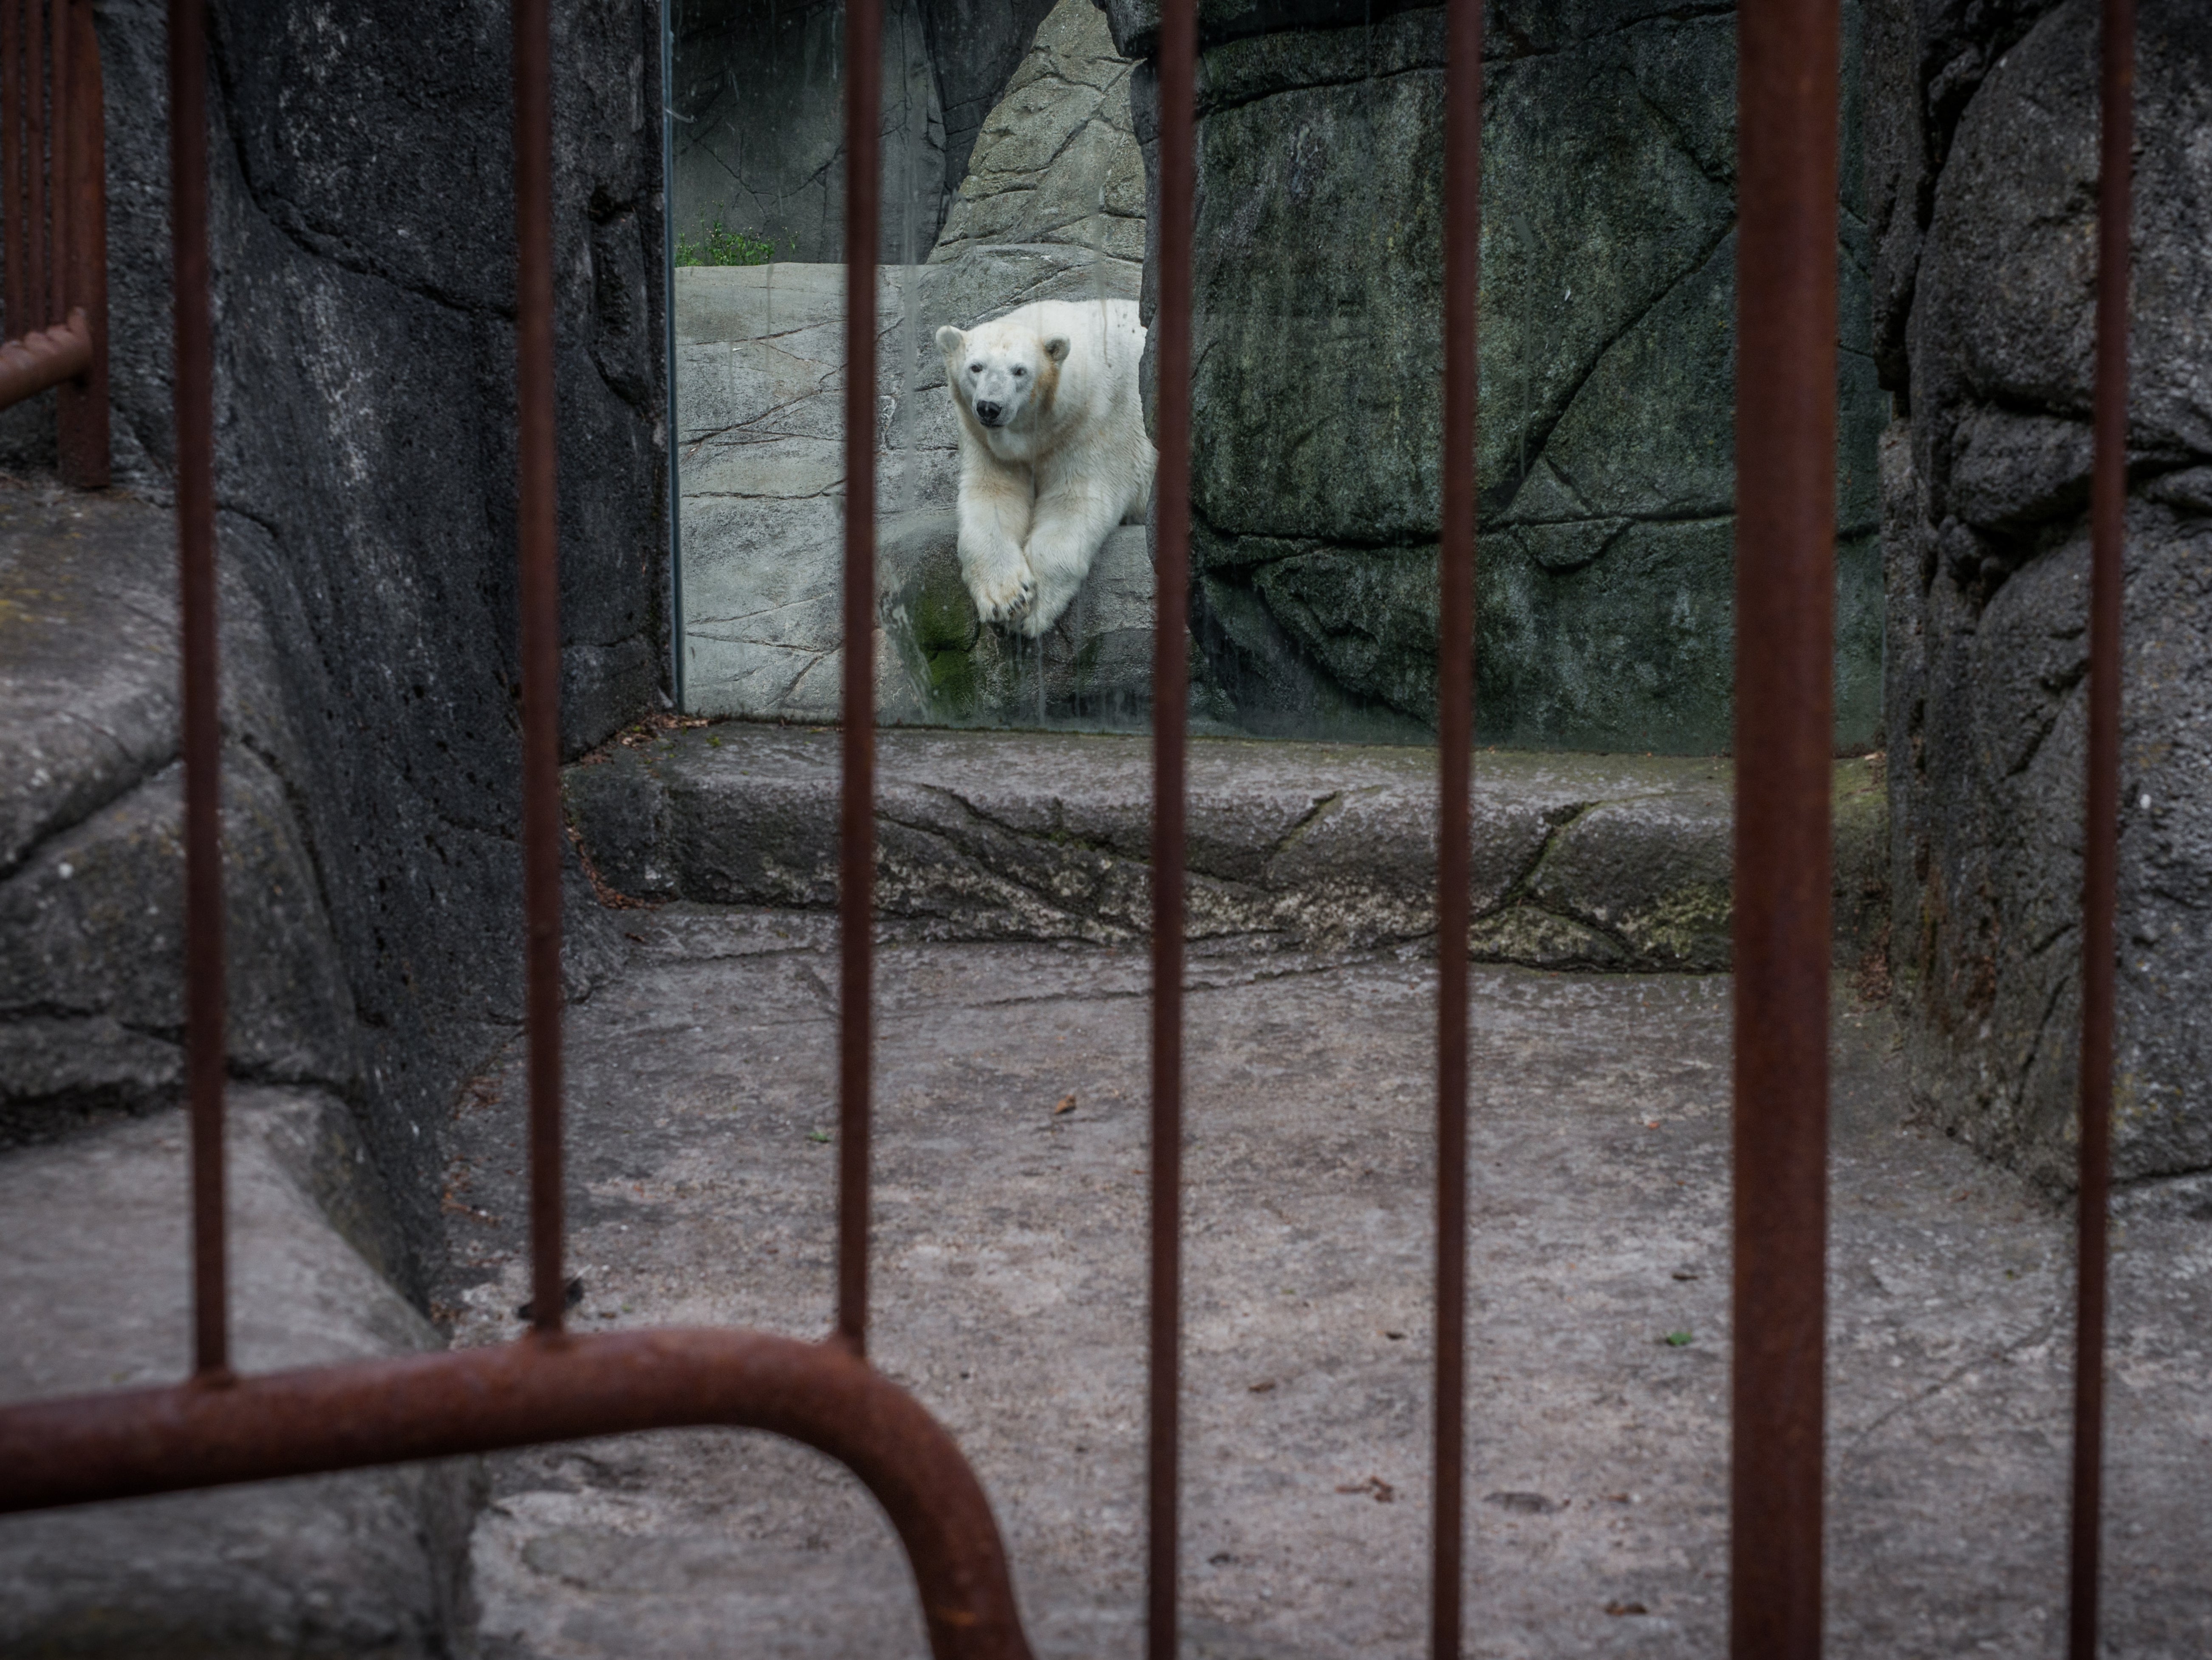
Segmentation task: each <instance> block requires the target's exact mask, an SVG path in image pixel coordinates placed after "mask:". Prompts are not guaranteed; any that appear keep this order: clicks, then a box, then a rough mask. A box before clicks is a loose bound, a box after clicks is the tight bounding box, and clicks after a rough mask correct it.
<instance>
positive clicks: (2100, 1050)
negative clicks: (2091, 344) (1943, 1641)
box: [2066, 0, 2136, 1660]
mask: <svg viewBox="0 0 2212 1660" xmlns="http://www.w3.org/2000/svg"><path fill="white" fill-rule="evenodd" d="M2102 33H2103V47H2102V55H2103V60H2104V61H2103V66H2102V85H2101V88H2100V92H2101V102H2102V119H2101V124H2100V125H2101V126H2102V129H2103V131H2102V132H2101V134H2100V149H2101V154H2100V158H2099V177H2098V186H2097V198H2098V201H2097V383H2096V404H2095V418H2096V453H2095V461H2094V473H2093V478H2092V481H2091V487H2090V488H2091V502H2090V532H2089V534H2090V556H2089V557H2090V575H2089V753H2088V781H2087V783H2088V788H2087V798H2088V799H2087V813H2086V820H2087V822H2086V825H2085V830H2084V835H2083V838H2082V858H2081V1142H2080V1147H2079V1152H2080V1164H2079V1189H2080V1190H2079V1192H2078V1194H2077V1195H2076V1198H2075V1230H2076V1249H2075V1286H2074V1291H2075V1322H2074V1478H2073V1495H2072V1497H2073V1505H2072V1510H2073V1513H2072V1517H2071V1523H2070V1533H2071V1538H2070V1540H2069V1545H2070V1549H2069V1563H2068V1578H2069V1590H2068V1596H2067V1610H2066V1652H2067V1654H2068V1657H2069V1660H2095V1657H2096V1653H2097V1602H2098V1564H2099V1559H2100V1554H2101V1550H2100V1548H2101V1544H2102V1537H2101V1535H2102V1532H2103V1519H2104V1518H2103V1501H2104V1475H2105V1472H2104V1462H2105V1324H2106V1243H2107V1242H2106V1230H2107V1224H2108V1217H2109V1207H2110V1196H2111V1188H2112V994H2113V982H2114V979H2115V977H2116V964H2117V960H2118V959H2117V954H2116V946H2115V940H2114V933H2115V927H2114V922H2115V913H2116V912H2117V910H2118V903H2119V840H2120V690H2121V684H2120V683H2121V678H2122V675H2123V672H2124V662H2123V659H2122V657H2121V644H2120V621H2121V619H2120V605H2121V598H2122V583H2123V581H2124V576H2125V554H2126V538H2127V507H2128V276H2129V246H2128V242H2129V232H2130V222H2131V220H2132V212H2131V209H2132V205H2133V203H2132V198H2133V195H2134V189H2133V186H2134V179H2133V176H2132V168H2133V161H2132V156H2133V152H2134V148H2135V70H2136V64H2135V59H2136V10H2135V0H2104V16H2103V26H2102Z"/></svg>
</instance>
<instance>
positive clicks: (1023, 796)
mask: <svg viewBox="0 0 2212 1660" xmlns="http://www.w3.org/2000/svg"><path fill="white" fill-rule="evenodd" d="M1149 757H1150V750H1149V746H1148V745H1146V743H1145V742H1144V740H1142V739H1128V738H1120V737H1112V736H1104V735H1090V736H1080V737H1076V736H1068V737H1051V738H1048V737H1043V736H1024V737H1019V738H1015V737H1009V736H1006V735H1003V734H992V733H912V732H909V733H884V735H883V737H882V739H880V742H879V747H878V762H877V764H878V811H877V837H878V874H877V890H876V899H877V904H878V909H879V911H880V913H881V914H882V915H885V916H887V917H892V918H898V919H902V921H905V922H907V923H908V924H909V925H911V926H913V927H918V928H919V930H920V931H921V933H923V934H924V935H925V936H926V937H929V938H934V939H1085V940H1091V941H1094V942H1126V941H1130V940H1133V939H1139V938H1140V937H1142V935H1143V934H1144V933H1145V931H1146V927H1147V918H1148V916H1149V907H1150V903H1151V899H1150V895H1151V867H1150V864H1149V856H1150V855H1149V849H1150V844H1151V842H1150V838H1151V824H1152V776H1151V763H1150V759H1149ZM1190 778H1191V782H1190V808H1189V811H1190V855H1189V856H1190V868H1191V872H1192V885H1191V892H1190V900H1189V903H1190V912H1191V928H1192V934H1193V937H1194V938H1195V939H1203V940H1206V941H1209V942H1212V945H1213V946H1215V947H1216V948H1227V947H1229V946H1237V947H1239V948H1244V949H1251V948H1260V949H1277V950H1284V949H1289V950H1310V949H1316V948H1337V947H1343V946H1356V947H1362V948H1365V947H1373V946H1388V945H1399V944H1405V943H1410V942H1418V941H1421V940H1424V939H1428V940H1431V941H1432V939H1433V936H1434V933H1435V929H1436V910H1435V906H1436V897H1435V875H1436V849H1435V835H1436V831H1435V822H1436V821H1435V812H1436V805H1435V802H1436V777H1435V761H1434V757H1433V755H1432V754H1431V753H1427V752H1424V751H1413V750H1388V749H1374V748H1368V749H1361V748H1352V747H1328V746H1322V745H1288V744H1281V745H1277V744H1258V743H1251V742H1235V741H1209V742H1203V743H1200V744H1197V745H1194V746H1193V748H1192V751H1191V761H1190ZM1730 787H1731V785H1730V777H1729V769H1728V767H1727V765H1726V763H1722V762H1717V761H1683V760H1670V759H1637V758H1624V757H1578V756H1536V755H1527V754H1512V753H1496V752H1486V753H1485V754H1483V755H1480V756H1479V757H1477V758H1476V765H1475V796H1474V823H1475V840H1474V873H1473V882H1474V889H1473V899H1474V915H1475V922H1474V930H1473V933H1472V934H1471V935H1470V938H1469V940H1468V948H1469V950H1470V952H1472V953H1473V954H1474V956H1475V957H1477V958H1480V959H1483V960H1486V961H1494V962H1510V963H1525V964H1535V965H1539V966H1544V967H1564V966H1570V965H1574V966H1583V967H1593V968H1610V969H1646V970H1650V969H1668V970H1681V969H1692V970H1710V969H1717V968H1724V967H1725V966H1726V965H1727V964H1728V960H1729V858H1730V855H1729V837H1730V833H1731V817H1730V807H1729V790H1730ZM837 788H838V768H837V739H836V736H835V734H834V733H825V732H817V733H802V732H793V731H787V730H781V729H778V728H774V727H746V726H741V725H737V724H730V725H725V726H720V727H711V728H708V729H704V730H698V729H694V730H691V731H688V732H684V733H671V734H662V735H659V736H650V735H645V734H640V735H638V737H637V739H636V740H635V741H628V740H626V741H624V742H623V743H618V744H614V745H609V746H608V747H607V748H606V749H605V750H604V751H600V752H599V754H597V755H595V756H592V757H588V758H587V759H586V760H585V761H584V762H581V763H578V764H577V765H575V766H574V767H572V768H570V769H569V770H568V804H569V812H570V816H571V820H572V822H573V823H574V824H575V825H576V827H577V830H578V833H579V835H580V838H581V841H582V844H583V846H584V848H585V849H586V853H587V854H588V856H589V857H590V858H591V859H592V861H593V864H594V866H595V867H596V869H597V871H598V873H599V876H600V878H601V879H603V880H604V881H605V882H606V883H607V884H608V885H611V887H612V888H614V889H615V890H617V891H620V892H623V893H625V894H628V895H629V896H631V897H636V898H641V899H649V900H658V901H665V900H670V899H686V900H695V901H700V902H704V903H714V904H752V905H759V904H775V905H799V906H815V907H824V906H828V905H829V904H831V903H834V900H835V897H836V823H837ZM1837 796H1838V812H1837V851H1838V857H1837V889H1838V892H1837V902H1836V909H1837V917H1838V954H1839V956H1841V957H1843V958H1844V959H1845V960H1848V961H1852V962H1856V961H1857V958H1858V955H1859V954H1860V953H1862V952H1863V951H1864V950H1865V949H1866V947H1867V946H1868V945H1869V943H1871V940H1872V939H1873V937H1874V935H1875V932H1876V931H1877V930H1878V929H1879V927H1880V926H1881V921H1882V920H1883V919H1882V915H1881V913H1882V909H1883V905H1882V895H1881V885H1880V884H1881V857H1882V854H1881V843H1882V830H1881V826H1882V823H1883V812H1882V807H1881V779H1880V775H1879V774H1878V772H1876V771H1875V769H1873V768H1872V767H1871V766H1870V765H1869V763H1867V762H1865V761H1852V762H1845V763H1838V769H1837Z"/></svg>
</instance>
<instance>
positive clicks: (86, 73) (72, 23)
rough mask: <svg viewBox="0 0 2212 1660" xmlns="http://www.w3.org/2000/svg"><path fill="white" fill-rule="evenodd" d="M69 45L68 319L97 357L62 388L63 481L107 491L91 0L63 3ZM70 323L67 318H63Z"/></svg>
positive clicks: (96, 52) (100, 178)
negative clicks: (77, 323)
mask: <svg viewBox="0 0 2212 1660" xmlns="http://www.w3.org/2000/svg"><path fill="white" fill-rule="evenodd" d="M63 16H64V23H65V26H66V27H67V28H68V30H69V32H70V142H69V155H70V176H69V178H68V179H67V180H66V181H65V184H64V188H65V189H66V190H67V192H68V193H69V198H70V238H69V242H68V245H67V246H66V247H65V249H64V257H65V258H67V259H68V261H69V273H68V291H69V296H70V318H76V317H78V316H82V318H83V319H84V324H85V329H86V331H87V333H88V335H89V337H90V339H91V344H92V362H91V365H90V367H88V368H87V369H86V370H85V372H84V374H82V376H80V377H79V378H78V379H76V380H66V381H64V382H63V383H62V385H61V386H60V387H59V388H58V397H59V410H58V421H57V425H58V438H59V446H58V447H59V451H60V461H61V474H62V482H63V483H65V484H68V485H69V486H70V488H71V489H106V486H107V482H108V459H109V458H108V441H107V440H108V423H107V414H108V410H107V144H106V132H105V131H104V125H103V124H104V122H105V119H106V109H105V100H104V99H103V96H102V82H101V77H100V36H99V33H98V32H97V31H96V30H95V29H94V27H93V20H92V6H91V3H90V0H64V3H63ZM64 320H65V321H66V320H68V319H64Z"/></svg>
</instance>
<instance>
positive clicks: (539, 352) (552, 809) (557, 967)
mask: <svg viewBox="0 0 2212 1660" xmlns="http://www.w3.org/2000/svg"><path fill="white" fill-rule="evenodd" d="M513 15H514V241H515V264H516V268H515V331H514V333H515V341H514V344H515V374H514V386H515V423H516V428H517V433H516V440H517V441H516V454H517V459H518V460H519V463H520V478H519V480H518V483H519V488H520V495H519V498H518V500H517V503H516V512H515V524H516V529H517V532H518V542H519V544H520V545H519V549H518V553H519V556H520V562H521V571H520V576H521V581H520V590H521V599H522V903H523V916H524V920H525V923H526V927H527V929H528V944H527V947H526V949H527V952H528V956H527V958H526V1007H527V1010H528V1017H529V1025H530V1259H531V1286H530V1316H531V1324H532V1326H533V1327H534V1328H535V1329H537V1330H538V1332H540V1333H542V1334H546V1335H550V1334H552V1333H556V1332H558V1331H559V1330H560V1329H561V1327H562V1321H563V1319H564V1317H565V1315H566V1306H565V1305H566V1301H567V1298H566V1296H565V1292H564V1281H563V1276H562V1272H561V1247H562V1237H561V1235H562V1189H561V1182H562V1173H561V1163H562V1160H561V1107H562V1076H561V566H560V547H559V528H558V524H557V498H556V483H555V471H554V470H555V462H556V452H555V445H556V437H555V429H554V419H553V395H554V394H553V35H552V25H551V18H550V9H549V5H548V0H514V14H513Z"/></svg>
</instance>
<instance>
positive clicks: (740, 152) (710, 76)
mask: <svg viewBox="0 0 2212 1660" xmlns="http://www.w3.org/2000/svg"><path fill="white" fill-rule="evenodd" d="M1052 5H1053V0H894V3H892V4H890V5H889V6H886V7H885V8H884V43H883V77H884V80H883V87H884V101H883V119H882V122H881V128H880V138H879V142H880V143H881V145H882V147H883V148H882V154H883V158H884V176H883V192H884V193H883V216H882V219H881V225H882V240H881V246H880V248H879V252H878V257H879V258H883V259H885V260H890V261H905V260H911V259H917V258H921V257H922V256H923V255H925V254H927V252H929V247H930V245H931V244H932V243H933V242H934V241H935V240H937V233H938V228H939V225H940V224H942V223H943V222H944V218H945V209H946V206H947V205H948V204H949V203H950V201H951V197H952V193H953V192H955V191H956V190H957V189H958V187H959V185H960V181H961V180H962V179H963V178H965V177H966V176H967V173H968V164H969V155H971V154H972V153H973V152H974V150H975V146H976V143H977V140H978V136H979V133H980V131H981V127H982V125H983V123H984V120H985V118H986V117H987V115H988V113H989V112H990V111H991V108H992V106H994V104H996V103H997V102H998V100H999V96H1000V93H1001V92H1002V91H1003V90H1004V88H1005V87H1006V81H1007V77H1008V76H1010V75H1011V74H1012V73H1013V70H1014V67H1015V65H1016V64H1018V63H1020V61H1021V58H1022V54H1023V53H1024V52H1025V51H1026V50H1028V47H1029V45H1030V37H1031V36H1032V35H1033V34H1035V33H1036V28H1037V24H1038V22H1039V21H1040V20H1042V18H1043V17H1044V15H1045V14H1046V13H1047V12H1048V11H1050V10H1051V9H1052ZM676 22H677V32H676V39H675V54H674V55H675V74H674V82H675V85H674V88H673V94H674V95H673V97H672V98H671V107H672V108H673V109H674V111H675V113H676V117H677V125H676V145H675V149H676V158H675V159H676V178H675V192H676V215H677V229H678V233H679V234H687V235H690V236H694V237H696V236H697V235H699V234H700V232H701V230H702V228H703V227H704V226H706V225H707V224H708V223H710V222H713V221H714V220H715V219H717V218H719V219H720V220H721V221H722V222H723V223H724V225H725V226H726V228H728V229H730V230H733V231H739V232H744V233H745V234H750V235H757V236H759V237H762V238H763V239H766V240H769V241H770V242H771V243H772V244H773V245H774V246H775V252H776V253H777V254H778V256H780V257H782V258H793V259H798V260H803V261H810V262H819V261H834V260H836V259H839V258H842V257H843V246H842V242H843V215H844V200H845V193H844V173H845V159H844V158H845V149H844V127H843V120H844V116H843V103H842V86H843V78H842V77H843V57H844V14H843V11H842V8H840V7H839V6H837V5H836V4H834V3H823V0H792V3H789V4H787V5H781V6H758V5H751V4H744V3H738V0H707V3H704V4H694V5H690V6H687V7H685V8H684V9H682V10H681V11H679V12H678V14H677V20H676Z"/></svg>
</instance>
